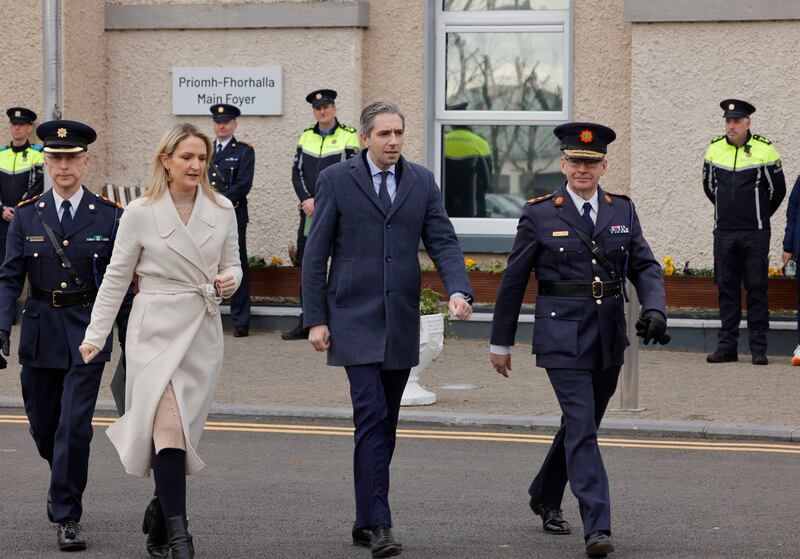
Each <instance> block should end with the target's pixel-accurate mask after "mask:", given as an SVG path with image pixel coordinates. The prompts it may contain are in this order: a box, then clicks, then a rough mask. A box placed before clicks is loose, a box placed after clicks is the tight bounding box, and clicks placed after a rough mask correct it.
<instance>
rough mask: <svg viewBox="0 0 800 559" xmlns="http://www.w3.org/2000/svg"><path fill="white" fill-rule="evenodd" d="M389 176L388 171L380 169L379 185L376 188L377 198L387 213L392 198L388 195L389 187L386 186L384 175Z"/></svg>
mask: <svg viewBox="0 0 800 559" xmlns="http://www.w3.org/2000/svg"><path fill="white" fill-rule="evenodd" d="M388 176H389V171H381V186H380V188H379V189H378V199H380V201H381V204H382V205H383V209H384V210H385V211H386V213H389V208H391V207H392V198H391V197H390V196H389V187H388V186H386V177H388Z"/></svg>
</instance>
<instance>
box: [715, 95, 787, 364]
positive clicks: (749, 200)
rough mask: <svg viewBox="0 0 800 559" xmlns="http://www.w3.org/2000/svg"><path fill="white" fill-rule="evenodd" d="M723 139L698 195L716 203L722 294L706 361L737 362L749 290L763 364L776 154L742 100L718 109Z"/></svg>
mask: <svg viewBox="0 0 800 559" xmlns="http://www.w3.org/2000/svg"><path fill="white" fill-rule="evenodd" d="M720 107H722V110H723V111H724V112H723V115H722V116H723V117H724V118H725V134H724V135H722V136H717V137H716V138H714V140H712V142H711V145H710V146H708V149H707V150H706V155H705V161H704V163H703V190H704V191H705V193H706V196H708V199H709V200H711V202H712V203H713V204H714V277H715V279H716V282H717V287H718V288H719V317H720V320H721V321H722V327H721V328H720V329H719V341H718V343H717V350H716V351H715V352H714V353H712V354H711V355H709V356H708V357H706V361H708V362H709V363H724V362H728V361H737V360H738V359H739V357H738V355H737V346H738V340H739V322H740V321H741V319H742V303H741V301H742V299H741V298H742V291H741V284H742V280H744V286H745V289H747V329H748V330H749V331H750V335H749V343H750V353H751V355H752V363H753V365H766V364H767V363H768V360H767V330H768V329H769V305H768V302H767V278H768V276H769V240H770V228H769V218H770V217H771V216H772V214H774V213H775V211H776V210H777V209H778V206H780V205H781V202H782V201H783V198H784V197H785V196H786V179H785V178H784V175H783V168H782V166H781V156H780V155H779V154H778V150H776V149H775V147H774V146H773V145H772V143H771V142H770V141H769V140H768V139H766V138H765V137H764V136H759V135H758V134H753V133H751V132H750V115H751V114H753V113H754V112H755V110H756V108H755V107H754V106H753V105H751V104H750V103H748V102H746V101H741V100H739V99H725V100H724V101H722V102H721V103H720Z"/></svg>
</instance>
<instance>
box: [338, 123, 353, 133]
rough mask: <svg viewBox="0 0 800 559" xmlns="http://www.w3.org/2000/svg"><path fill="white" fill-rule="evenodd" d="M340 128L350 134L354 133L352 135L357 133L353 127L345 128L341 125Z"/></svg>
mask: <svg viewBox="0 0 800 559" xmlns="http://www.w3.org/2000/svg"><path fill="white" fill-rule="evenodd" d="M339 128H341V129H342V130H345V131H347V132H350V133H352V134H355V133H356V129H355V128H353V127H352V126H345V125H344V124H340V125H339Z"/></svg>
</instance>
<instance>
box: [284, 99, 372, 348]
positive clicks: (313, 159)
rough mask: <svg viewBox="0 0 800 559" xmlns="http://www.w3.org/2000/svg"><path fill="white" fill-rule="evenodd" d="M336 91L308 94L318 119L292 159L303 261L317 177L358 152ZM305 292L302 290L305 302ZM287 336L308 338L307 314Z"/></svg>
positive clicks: (298, 241)
mask: <svg viewBox="0 0 800 559" xmlns="http://www.w3.org/2000/svg"><path fill="white" fill-rule="evenodd" d="M336 96H337V94H336V91H334V90H333V89H317V90H315V91H312V92H311V93H309V94H308V95H306V102H308V103H310V104H311V107H312V109H313V111H314V119H315V120H316V122H315V123H314V124H312V125H311V126H309V127H308V128H306V129H305V130H304V131H303V133H302V134H301V135H300V139H299V140H298V141H297V153H296V154H295V156H294V162H293V163H292V185H293V186H294V191H295V194H297V199H298V200H299V201H300V226H299V227H298V229H297V260H298V262H301V263H302V262H303V254H304V253H305V247H306V239H307V238H308V232H309V230H310V227H311V222H312V220H313V219H314V195H315V192H316V186H317V177H318V176H319V174H320V173H321V172H322V170H323V169H325V168H326V167H330V166H331V165H333V164H335V163H339V162H341V161H344V160H346V159H350V158H351V157H353V156H354V155H355V154H357V153H358V148H359V143H358V134H356V130H355V128H351V127H350V126H345V125H344V124H342V123H340V122H339V119H338V118H336V103H335V101H336ZM302 302H303V294H302V289H301V293H300V304H301V306H302ZM281 337H282V338H283V339H284V340H304V339H306V338H308V330H307V329H306V328H304V327H303V315H302V313H301V314H300V322H299V323H298V324H297V327H296V328H295V329H294V330H290V331H289V332H284V333H283V335H281Z"/></svg>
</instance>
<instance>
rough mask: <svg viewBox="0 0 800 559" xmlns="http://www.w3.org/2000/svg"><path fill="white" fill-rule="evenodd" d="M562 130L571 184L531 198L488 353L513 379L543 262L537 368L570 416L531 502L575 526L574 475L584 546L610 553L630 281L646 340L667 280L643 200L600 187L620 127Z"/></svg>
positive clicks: (555, 522)
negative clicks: (603, 443)
mask: <svg viewBox="0 0 800 559" xmlns="http://www.w3.org/2000/svg"><path fill="white" fill-rule="evenodd" d="M555 135H556V136H557V137H558V139H559V140H560V141H561V152H562V158H561V171H562V173H563V174H564V175H565V176H566V179H567V180H566V183H565V184H564V185H563V186H562V187H561V188H559V189H558V190H556V191H555V192H554V193H552V194H550V195H547V196H543V197H541V198H537V199H534V200H529V201H528V204H527V205H526V206H525V208H524V210H523V213H522V217H521V218H520V221H519V226H518V228H517V236H516V239H515V240H514V247H513V250H512V252H511V255H510V256H509V258H508V267H507V268H506V271H505V273H504V274H503V279H502V282H501V284H500V289H499V291H498V294H497V301H496V303H495V312H494V319H493V321H492V338H491V344H492V345H491V350H490V351H491V354H490V359H491V363H492V365H493V366H494V368H495V370H496V371H497V372H498V373H500V374H501V375H503V376H508V372H509V371H510V370H511V355H510V346H512V345H514V342H515V337H516V331H517V320H518V316H519V311H520V307H521V305H522V297H523V294H524V292H525V287H526V285H527V283H528V280H529V278H530V275H531V272H533V271H534V270H535V271H536V280H537V282H538V296H537V299H536V309H535V322H534V333H533V353H534V354H536V364H537V366H539V367H544V368H545V369H546V370H547V375H548V377H549V379H550V383H551V384H552V386H553V389H554V391H555V393H556V397H557V398H558V401H559V404H560V406H561V410H562V413H563V415H562V417H561V428H560V429H559V430H558V433H556V436H555V439H554V440H553V444H552V446H551V447H550V451H549V452H548V454H547V457H546V458H545V461H544V463H543V464H542V466H541V469H540V470H539V472H538V474H537V475H536V476H535V477H534V479H533V482H532V483H531V486H530V488H529V490H528V493H529V495H530V507H531V509H532V510H533V512H534V513H535V514H537V515H539V516H540V517H541V519H542V526H543V529H544V531H545V532H546V533H549V534H568V533H570V530H571V529H570V526H569V524H568V522H567V521H566V520H564V518H563V516H562V513H561V501H562V498H563V493H564V489H565V487H566V485H567V483H569V485H570V488H571V489H572V492H573V494H574V495H575V496H576V497H577V499H578V503H579V505H580V511H581V520H582V521H583V534H584V538H585V544H586V552H587V554H588V555H589V556H605V554H607V553H610V552H612V551H613V550H614V546H613V544H612V543H611V540H610V536H611V502H610V497H609V487H608V478H607V477H606V472H605V468H604V466H603V461H602V458H601V457H600V453H599V452H598V447H597V428H598V426H599V425H600V420H601V419H602V417H603V414H604V413H605V410H606V406H607V404H608V401H609V398H611V396H612V395H613V394H614V390H615V389H616V386H617V377H618V375H619V371H620V367H621V366H622V362H623V354H624V351H625V347H626V346H627V345H628V339H627V338H626V335H625V333H626V326H625V314H624V302H625V282H626V280H630V281H631V282H632V283H633V285H634V286H635V287H636V292H637V294H638V295H639V298H640V300H641V302H642V307H641V308H642V314H641V317H640V318H639V320H638V321H637V323H636V329H637V334H638V335H639V336H641V337H642V338H643V339H644V343H648V342H650V341H653V342H654V343H655V342H656V341H658V342H660V343H666V342H667V341H669V337H668V336H667V335H666V333H665V332H666V307H665V301H664V282H663V278H662V277H661V267H660V266H659V264H658V262H657V261H656V259H655V258H654V257H653V253H652V251H651V250H650V247H649V246H648V244H647V241H645V239H644V236H643V235H642V228H641V225H640V223H639V218H638V217H637V215H636V211H635V209H634V206H633V202H631V200H630V199H629V198H628V197H627V196H621V195H617V194H611V193H610V192H607V191H605V190H604V189H603V188H601V187H600V186H599V181H600V178H601V177H602V176H603V175H604V174H605V172H606V169H607V168H608V162H607V160H606V158H605V156H606V151H607V146H608V144H610V143H611V142H613V141H614V139H615V138H616V134H615V133H614V131H613V130H611V129H610V128H607V127H605V126H601V125H599V124H593V123H588V122H576V123H569V124H562V125H561V126H558V127H556V129H555Z"/></svg>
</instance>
